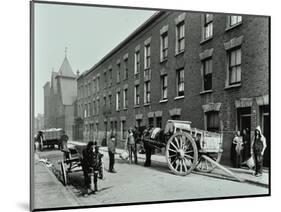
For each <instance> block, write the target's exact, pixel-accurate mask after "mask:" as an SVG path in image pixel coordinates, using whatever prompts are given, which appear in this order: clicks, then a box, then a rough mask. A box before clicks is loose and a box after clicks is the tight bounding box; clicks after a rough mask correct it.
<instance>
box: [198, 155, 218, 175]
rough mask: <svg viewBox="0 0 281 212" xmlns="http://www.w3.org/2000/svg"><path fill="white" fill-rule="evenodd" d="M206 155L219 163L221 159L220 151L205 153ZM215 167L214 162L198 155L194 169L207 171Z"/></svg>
mask: <svg viewBox="0 0 281 212" xmlns="http://www.w3.org/2000/svg"><path fill="white" fill-rule="evenodd" d="M207 156H208V157H210V158H211V159H213V160H214V161H216V162H217V163H219V162H220V160H221V156H222V152H214V153H207ZM215 168H216V167H215V165H214V164H212V163H210V162H209V161H207V160H205V159H204V158H202V157H200V158H199V160H198V163H197V166H196V168H195V169H196V171H200V172H205V173H208V172H211V171H213V170H214V169H215Z"/></svg>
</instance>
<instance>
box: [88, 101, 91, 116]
mask: <svg viewBox="0 0 281 212" xmlns="http://www.w3.org/2000/svg"><path fill="white" fill-rule="evenodd" d="M90 112H91V104H90V103H88V117H90V115H91V113H90Z"/></svg>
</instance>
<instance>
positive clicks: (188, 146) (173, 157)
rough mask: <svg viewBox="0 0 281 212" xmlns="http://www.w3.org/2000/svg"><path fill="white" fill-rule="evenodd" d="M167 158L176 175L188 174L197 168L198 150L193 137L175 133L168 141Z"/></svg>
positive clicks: (183, 133)
mask: <svg viewBox="0 0 281 212" xmlns="http://www.w3.org/2000/svg"><path fill="white" fill-rule="evenodd" d="M166 159H167V162H168V166H169V168H170V169H171V171H172V172H173V173H174V174H176V175H181V176H185V175H188V174H189V173H190V172H192V170H193V169H194V168H195V166H196V164H197V159H198V151H197V147H196V143H195V141H194V140H193V138H192V137H191V136H190V135H189V134H187V133H185V132H181V133H175V134H174V135H173V136H172V137H171V138H170V139H169V140H168V142H167V145H166Z"/></svg>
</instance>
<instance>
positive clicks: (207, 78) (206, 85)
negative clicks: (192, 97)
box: [202, 58, 213, 91]
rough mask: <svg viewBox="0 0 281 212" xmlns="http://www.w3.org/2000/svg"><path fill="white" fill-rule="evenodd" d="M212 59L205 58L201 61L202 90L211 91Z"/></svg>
mask: <svg viewBox="0 0 281 212" xmlns="http://www.w3.org/2000/svg"><path fill="white" fill-rule="evenodd" d="M212 64H213V62H212V58H207V59H205V60H203V61H202V68H203V90H204V91H208V90H212V72H213V71H212V69H213V67H212Z"/></svg>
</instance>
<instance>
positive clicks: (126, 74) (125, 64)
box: [124, 58, 129, 80]
mask: <svg viewBox="0 0 281 212" xmlns="http://www.w3.org/2000/svg"><path fill="white" fill-rule="evenodd" d="M128 76H129V71H128V58H126V59H124V80H126V79H128Z"/></svg>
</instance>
